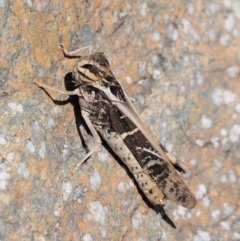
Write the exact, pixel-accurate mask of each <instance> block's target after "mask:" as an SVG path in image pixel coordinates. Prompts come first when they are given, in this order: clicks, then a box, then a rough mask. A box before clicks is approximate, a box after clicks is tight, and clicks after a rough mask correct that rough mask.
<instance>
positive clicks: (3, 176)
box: [0, 163, 10, 191]
mask: <svg viewBox="0 0 240 241" xmlns="http://www.w3.org/2000/svg"><path fill="white" fill-rule="evenodd" d="M9 178H10V174H9V173H8V172H7V171H6V165H5V163H0V190H1V191H3V190H5V189H6V188H7V185H8V179H9Z"/></svg>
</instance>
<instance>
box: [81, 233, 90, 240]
mask: <svg viewBox="0 0 240 241" xmlns="http://www.w3.org/2000/svg"><path fill="white" fill-rule="evenodd" d="M82 241H93V239H92V236H91V235H90V234H89V233H86V234H84V235H83V237H82Z"/></svg>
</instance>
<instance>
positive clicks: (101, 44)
mask: <svg viewBox="0 0 240 241" xmlns="http://www.w3.org/2000/svg"><path fill="white" fill-rule="evenodd" d="M124 23H125V20H124V21H123V22H121V23H120V24H119V25H118V26H117V27H116V28H115V29H114V30H113V32H112V33H111V34H110V35H109V36H108V37H107V38H106V39H105V41H104V42H103V43H102V44H101V45H100V47H98V49H97V50H96V51H95V53H97V52H98V50H99V49H100V48H102V46H103V45H104V44H105V43H106V42H107V41H108V40H109V39H110V37H111V36H112V35H113V34H114V33H115V32H116V31H117V30H118V29H119V28H120V27H121V26H122V25H123V24H124Z"/></svg>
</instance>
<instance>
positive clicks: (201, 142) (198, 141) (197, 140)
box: [195, 139, 204, 146]
mask: <svg viewBox="0 0 240 241" xmlns="http://www.w3.org/2000/svg"><path fill="white" fill-rule="evenodd" d="M195 142H196V144H197V145H198V146H203V145H204V140H201V139H196V141H195Z"/></svg>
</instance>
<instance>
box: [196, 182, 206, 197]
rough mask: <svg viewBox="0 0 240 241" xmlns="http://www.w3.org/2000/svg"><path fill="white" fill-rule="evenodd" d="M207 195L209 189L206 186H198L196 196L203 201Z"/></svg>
mask: <svg viewBox="0 0 240 241" xmlns="http://www.w3.org/2000/svg"><path fill="white" fill-rule="evenodd" d="M206 194H207V188H206V186H205V185H204V184H199V185H198V190H197V194H196V198H197V199H198V200H199V199H202V198H203V197H204V196H205V195H206Z"/></svg>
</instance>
